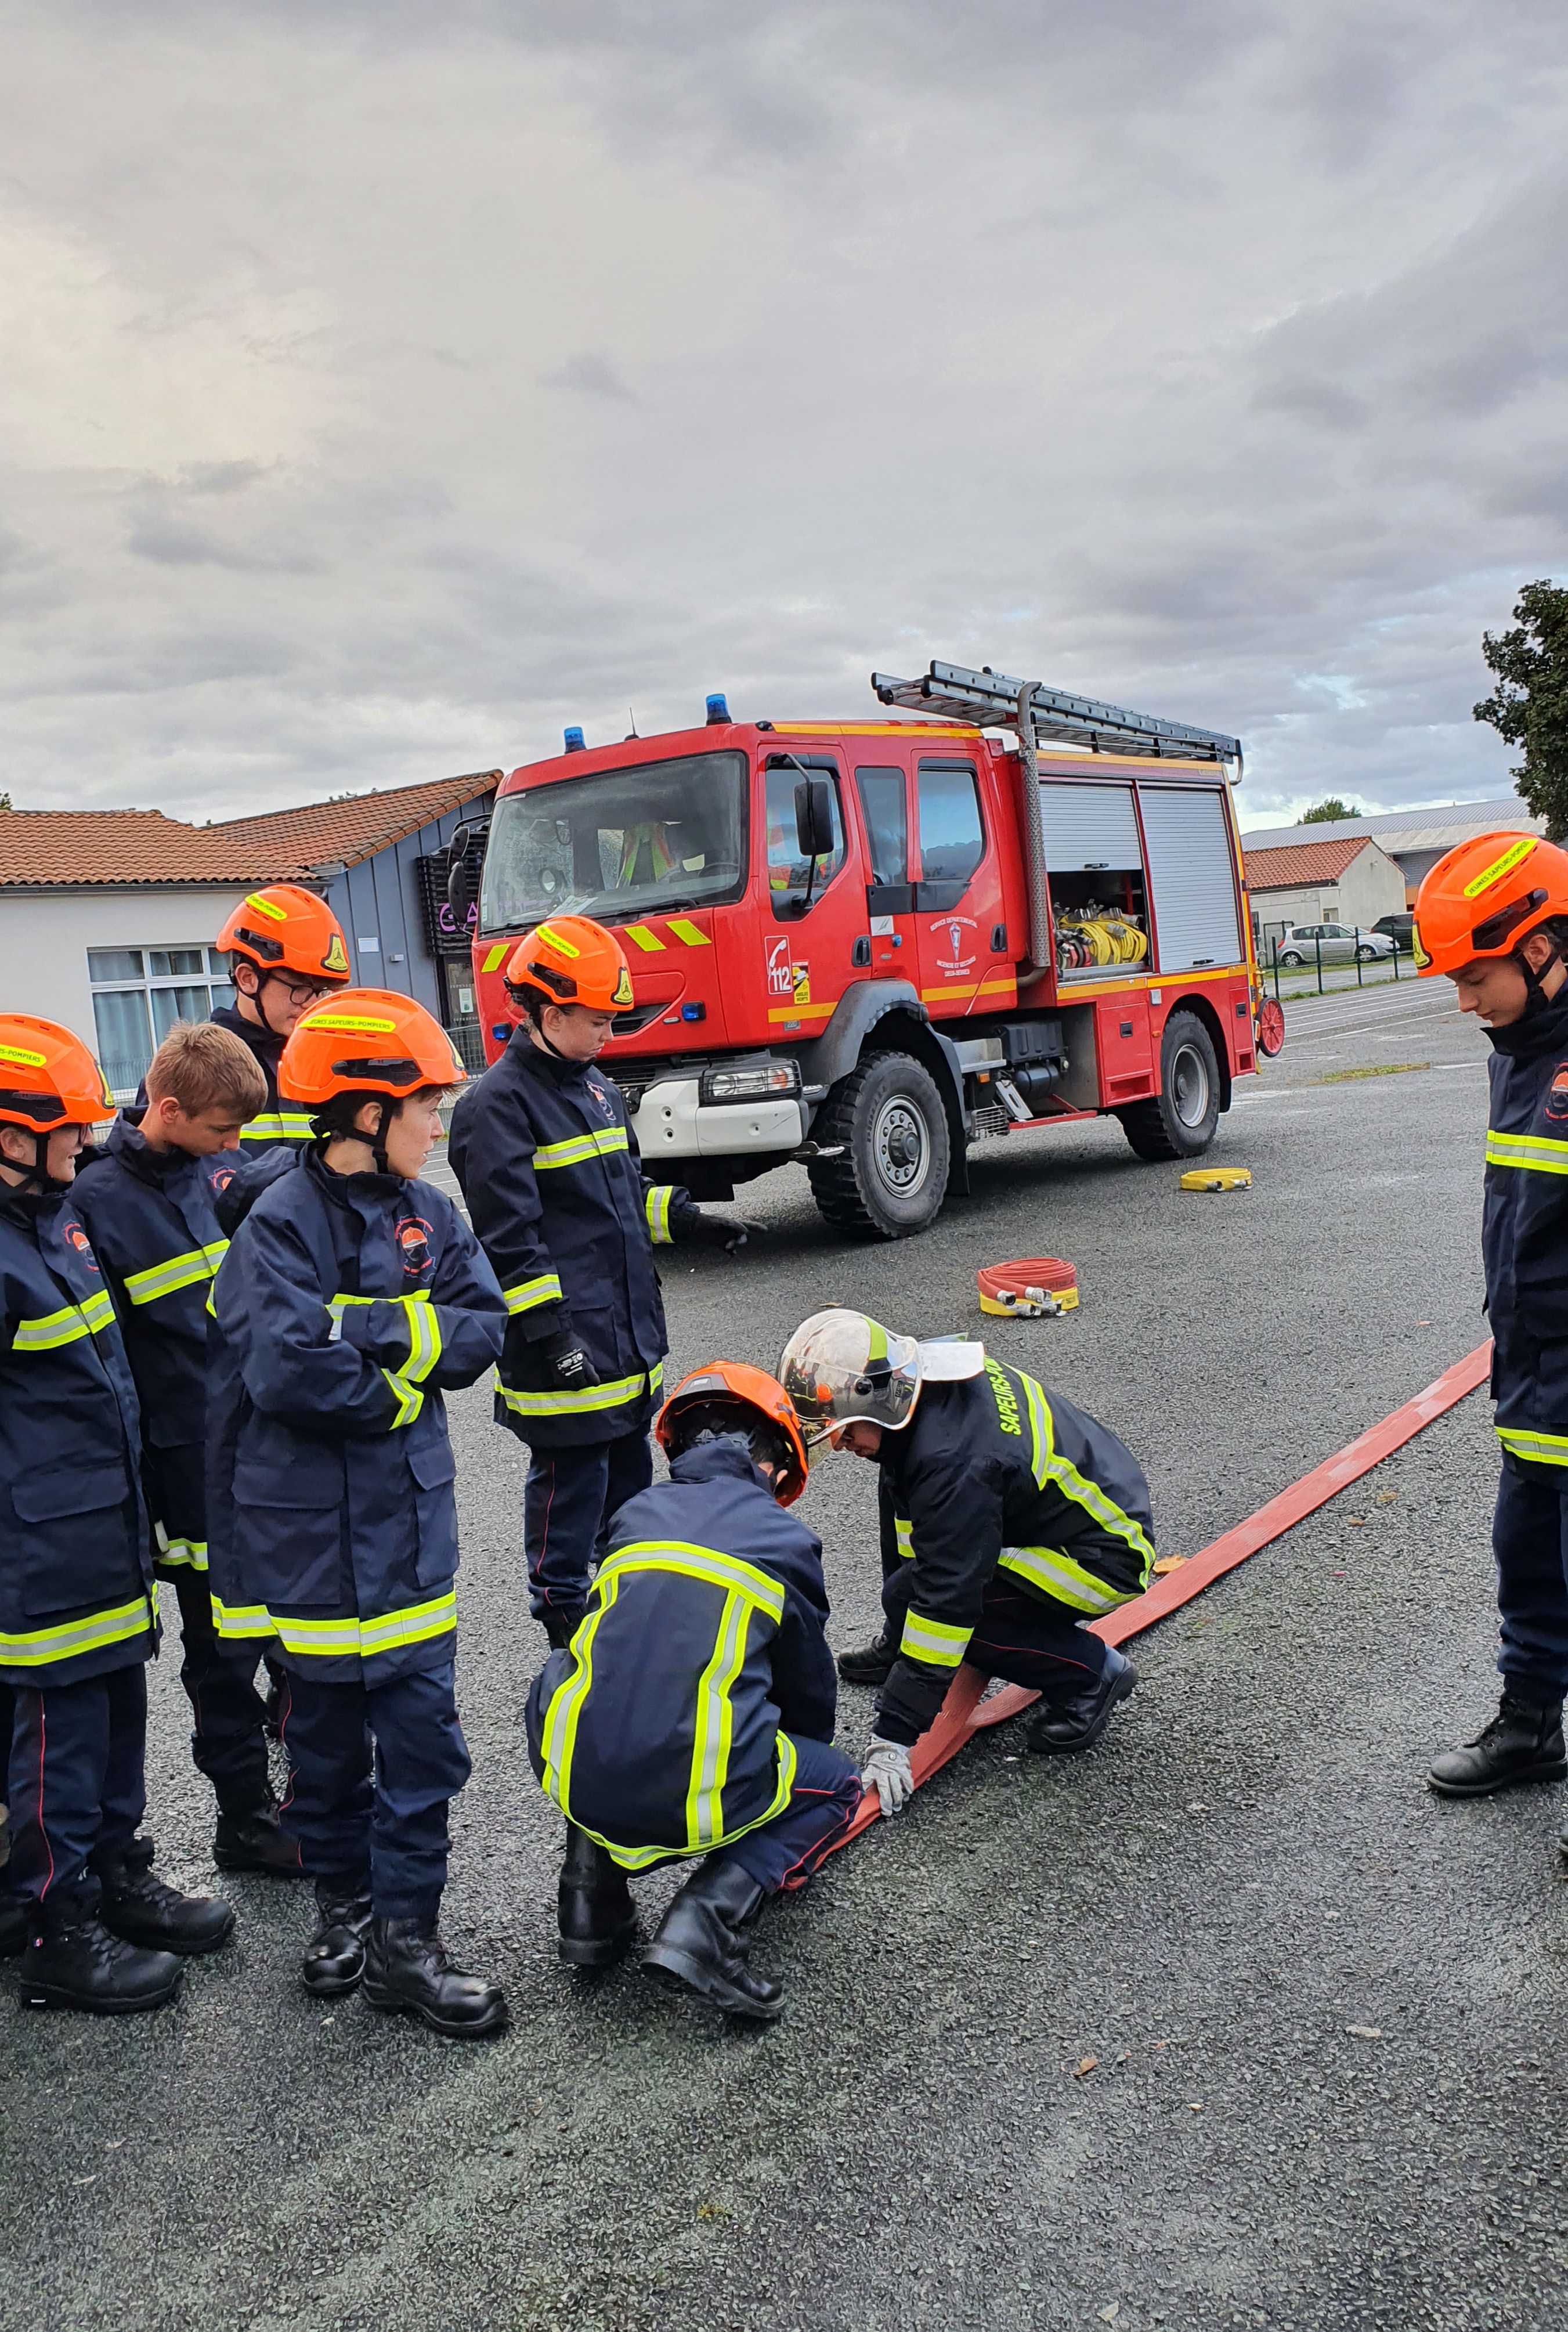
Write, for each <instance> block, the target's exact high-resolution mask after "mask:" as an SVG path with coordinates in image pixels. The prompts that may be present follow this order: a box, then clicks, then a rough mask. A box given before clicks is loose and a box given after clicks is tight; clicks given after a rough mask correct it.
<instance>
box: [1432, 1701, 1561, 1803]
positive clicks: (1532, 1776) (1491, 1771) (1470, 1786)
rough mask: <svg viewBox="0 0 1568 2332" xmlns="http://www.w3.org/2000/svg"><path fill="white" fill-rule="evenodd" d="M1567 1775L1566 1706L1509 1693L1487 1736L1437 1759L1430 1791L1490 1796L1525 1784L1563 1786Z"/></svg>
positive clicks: (1442, 1794) (1448, 1795)
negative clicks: (1559, 1784)
mask: <svg viewBox="0 0 1568 2332" xmlns="http://www.w3.org/2000/svg"><path fill="white" fill-rule="evenodd" d="M1565 1774H1568V1754H1564V1751H1563V1704H1562V1702H1561V1701H1560V1700H1557V1701H1536V1700H1522V1699H1521V1698H1520V1697H1519V1696H1518V1695H1517V1694H1515V1693H1512V1692H1508V1691H1505V1692H1504V1695H1503V1697H1502V1699H1501V1701H1500V1702H1499V1703H1498V1705H1497V1714H1496V1716H1494V1717H1493V1719H1492V1722H1491V1723H1490V1725H1487V1729H1486V1731H1485V1732H1484V1733H1478V1734H1477V1735H1476V1738H1475V1739H1474V1740H1473V1741H1468V1742H1467V1743H1466V1744H1465V1746H1464V1747H1463V1748H1462V1749H1450V1750H1448V1751H1447V1752H1446V1754H1444V1755H1443V1756H1441V1757H1434V1758H1433V1760H1432V1763H1431V1769H1430V1771H1429V1773H1428V1774H1427V1787H1428V1789H1429V1790H1435V1791H1436V1792H1437V1793H1438V1795H1439V1797H1440V1798H1487V1797H1490V1796H1491V1794H1492V1792H1493V1791H1494V1790H1511V1789H1513V1788H1515V1786H1516V1784H1517V1783H1519V1782H1560V1781H1562V1780H1563V1776H1564V1775H1565Z"/></svg>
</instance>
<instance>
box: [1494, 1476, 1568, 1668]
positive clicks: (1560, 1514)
mask: <svg viewBox="0 0 1568 2332" xmlns="http://www.w3.org/2000/svg"><path fill="white" fill-rule="evenodd" d="M1492 1551H1493V1553H1495V1555H1496V1560H1497V1610H1498V1612H1499V1614H1500V1616H1501V1620H1502V1639H1503V1641H1502V1649H1501V1650H1500V1651H1499V1652H1498V1654H1497V1666H1498V1668H1499V1669H1500V1670H1501V1671H1502V1676H1503V1681H1504V1682H1505V1684H1506V1685H1507V1687H1509V1689H1510V1690H1511V1691H1513V1692H1515V1693H1517V1694H1518V1695H1519V1696H1520V1698H1521V1699H1523V1700H1528V1701H1534V1702H1535V1703H1536V1704H1538V1705H1543V1706H1550V1705H1552V1704H1553V1703H1555V1702H1558V1701H1561V1700H1562V1699H1563V1697H1564V1695H1568V1468H1564V1467H1561V1466H1540V1465H1533V1464H1531V1463H1530V1462H1529V1461H1528V1460H1526V1459H1522V1458H1515V1457H1514V1456H1513V1455H1512V1454H1511V1453H1510V1454H1508V1455H1506V1456H1505V1457H1504V1459H1503V1472H1502V1477H1501V1479H1500V1480H1499V1482H1498V1484H1497V1511H1496V1516H1495V1518H1494V1521H1493V1524H1492Z"/></svg>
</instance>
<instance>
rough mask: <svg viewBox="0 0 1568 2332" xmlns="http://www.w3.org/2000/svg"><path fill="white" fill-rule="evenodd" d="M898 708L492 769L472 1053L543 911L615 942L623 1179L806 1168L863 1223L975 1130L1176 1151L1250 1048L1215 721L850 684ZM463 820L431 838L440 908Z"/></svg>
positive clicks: (902, 1200)
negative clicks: (1078, 1131)
mask: <svg viewBox="0 0 1568 2332" xmlns="http://www.w3.org/2000/svg"><path fill="white" fill-rule="evenodd" d="M872 685H873V687H874V688H875V692H876V694H877V697H878V698H879V700H880V701H881V702H882V703H883V704H884V705H888V706H896V707H899V708H900V709H901V710H904V711H906V712H911V713H913V714H914V715H916V716H917V717H915V718H913V719H902V720H901V719H896V718H889V719H882V720H875V721H865V722H855V721H791V722H782V721H781V722H778V723H774V722H769V721H755V722H738V721H731V718H730V714H729V711H728V709H727V706H726V704H725V702H724V699H723V698H722V696H712V697H710V698H709V699H708V703H707V718H706V720H705V722H704V723H703V726H702V727H701V728H700V729H693V730H678V731H672V732H670V733H669V734H667V735H664V736H658V737H635V736H634V737H628V738H626V739H625V740H624V741H621V742H620V743H618V744H615V745H606V746H599V747H597V748H594V749H592V750H590V749H588V747H587V746H586V745H585V743H584V741H583V738H582V734H581V731H578V730H569V731H567V750H565V751H564V752H563V753H561V754H559V755H558V756H556V757H555V758H554V759H552V760H545V761H537V762H533V763H531V764H530V765H529V766H527V767H526V768H523V769H514V770H513V771H512V774H511V776H510V777H508V778H506V779H503V781H502V785H501V787H500V788H499V792H498V796H497V799H496V803H495V808H494V811H493V813H492V818H491V822H490V827H489V832H488V836H486V837H485V844H484V851H483V879H482V882H481V885H480V893H479V901H478V915H477V918H476V925H475V932H474V942H473V966H474V976H475V980H476V983H477V991H478V1003H479V1011H480V1014H481V1017H482V1020H483V1026H484V1029H485V1047H486V1055H487V1057H488V1058H490V1059H492V1060H493V1059H494V1058H496V1057H497V1056H499V1054H500V1052H501V1050H502V1047H503V1045H504V1044H505V1042H506V1040H507V1038H508V1037H509V1036H510V1034H511V1028H512V1016H511V1013H510V1009H509V1008H508V1005H507V1001H506V995H505V989H504V985H503V979H502V971H503V967H504V965H505V963H506V961H507V958H508V956H509V955H510V953H511V951H512V947H513V945H515V943H516V941H518V940H519V939H520V938H521V936H522V935H523V934H524V933H525V932H528V931H529V930H531V928H532V927H533V926H534V925H535V924H537V923H540V922H544V921H545V920H546V919H547V918H548V917H549V916H550V915H552V914H558V913H578V914H586V915H592V916H594V917H596V918H597V919H598V921H599V922H603V923H606V924H607V925H609V926H610V927H611V928H612V929H613V930H615V931H616V932H617V934H618V935H619V938H620V941H621V944H622V946H623V948H624V949H625V951H626V956H627V958H628V960H629V961H630V963H631V965H632V971H633V986H634V989H635V993H636V1005H635V1007H634V1008H633V1009H632V1010H631V1011H630V1012H627V1013H626V1014H625V1015H623V1016H622V1017H621V1018H620V1019H619V1020H618V1021H617V1029H616V1034H615V1036H614V1037H613V1039H612V1041H611V1043H610V1044H609V1046H608V1047H607V1048H606V1051H605V1053H604V1055H603V1056H602V1058H603V1060H604V1063H605V1066H607V1068H608V1069H609V1070H610V1072H611V1074H612V1075H614V1076H615V1078H616V1080H617V1083H618V1084H619V1085H620V1086H621V1088H622V1091H623V1092H624V1093H625V1094H626V1105H627V1110H628V1113H629V1115H630V1118H631V1123H632V1125H633V1127H634V1129H635V1131H636V1138H637V1142H638V1143H639V1145H640V1147H641V1150H642V1153H643V1157H644V1159H645V1162H646V1165H647V1168H648V1171H650V1172H651V1173H653V1174H655V1175H658V1176H661V1177H667V1178H668V1179H670V1180H680V1181H682V1182H684V1183H685V1184H686V1185H687V1187H688V1188H689V1189H690V1190H691V1191H692V1193H693V1196H694V1197H697V1198H710V1199H712V1198H720V1199H722V1198H729V1197H731V1196H732V1194H733V1190H734V1186H735V1184H736V1183H738V1182H744V1181H747V1180H751V1178H752V1177H754V1176H755V1175H758V1174H761V1173H766V1172H767V1171H769V1170H770V1168H773V1167H775V1166H780V1165H783V1164H785V1163H787V1162H788V1161H800V1162H802V1163H804V1165H805V1167H806V1170H807V1172H808V1175H809V1177H810V1181H811V1189H812V1192H813V1195H814V1197H815V1199H816V1200H817V1206H818V1207H819V1208H820V1209H821V1211H822V1213H823V1214H824V1216H825V1217H826V1218H827V1220H828V1221H829V1222H830V1223H833V1224H835V1225H836V1226H837V1227H838V1228H841V1229H843V1230H845V1231H847V1232H850V1233H855V1234H858V1235H860V1236H862V1237H875V1238H906V1237H907V1236H908V1235H909V1234H910V1233H912V1232H914V1231H918V1230H923V1228H925V1226H926V1225H927V1224H928V1223H929V1222H930V1221H931V1220H932V1218H933V1217H934V1216H935V1214H936V1213H937V1210H938V1209H939V1208H940V1207H941V1205H942V1200H943V1199H944V1198H945V1197H946V1195H947V1194H948V1192H949V1191H950V1190H956V1191H959V1192H963V1191H966V1190H967V1189H968V1187H969V1182H968V1163H967V1161H968V1152H969V1150H970V1145H971V1144H973V1143H974V1142H978V1141H980V1140H983V1139H987V1138H1001V1137H1006V1136H1007V1135H1008V1134H1009V1133H1014V1132H1017V1131H1021V1130H1022V1129H1024V1128H1026V1127H1034V1126H1046V1125H1055V1124H1062V1125H1067V1124H1072V1123H1076V1122H1077V1121H1079V1120H1082V1119H1084V1118H1087V1117H1092V1116H1095V1115H1102V1116H1103V1115H1112V1116H1114V1117H1116V1118H1117V1119H1119V1121H1120V1123H1121V1124H1122V1127H1123V1131H1124V1132H1125V1133H1126V1136H1127V1139H1128V1141H1129V1142H1130V1143H1131V1144H1132V1146H1133V1150H1134V1151H1135V1152H1137V1154H1138V1156H1139V1157H1141V1158H1147V1159H1171V1158H1195V1157H1197V1156H1199V1155H1200V1154H1201V1152H1204V1151H1206V1150H1207V1149H1208V1148H1209V1144H1210V1142H1212V1141H1213V1138H1214V1133H1215V1129H1216V1126H1217V1124H1218V1122H1219V1114H1220V1113H1221V1112H1222V1111H1224V1110H1226V1109H1228V1108H1229V1104H1230V1094H1231V1087H1232V1084H1233V1082H1234V1080H1235V1079H1236V1078H1237V1077H1238V1076H1247V1075H1252V1074H1253V1073H1254V1072H1255V1071H1256V1068H1257V1054H1258V1051H1259V1049H1260V1048H1261V1049H1263V1050H1265V1051H1276V1050H1277V1049H1278V1045H1279V1041H1280V1039H1281V1037H1282V1036H1283V1027H1282V1024H1281V1022H1280V1020H1279V1018H1278V1007H1277V1005H1276V1004H1275V1003H1274V1001H1273V999H1265V998H1264V995H1263V991H1262V986H1261V982H1260V980H1259V979H1258V974H1257V961H1256V957H1255V954H1254V951H1253V944H1252V932H1251V925H1250V920H1249V916H1248V908H1247V901H1246V893H1245V886H1244V883H1243V878H1242V855H1241V846H1240V840H1239V836H1238V830H1237V824H1236V817H1235V811H1234V808H1233V805H1232V799H1231V788H1232V785H1233V784H1234V783H1236V782H1237V781H1238V780H1239V777H1240V771H1241V745H1240V741H1239V740H1238V739H1237V738H1235V737H1229V736H1224V735H1221V734H1219V733H1218V732H1216V731H1209V730H1203V729H1193V728H1190V727H1187V726H1185V725H1184V724H1182V723H1180V722H1165V721H1157V720H1153V719H1151V718H1148V717H1146V716H1144V715H1143V714H1139V713H1133V712H1123V711H1121V710H1119V709H1118V708H1117V707H1115V706H1114V705H1109V704H1100V703H1096V702H1094V701H1093V700H1090V699H1087V698H1084V697H1078V696H1072V695H1068V694H1066V693H1063V692H1060V691H1057V690H1053V689H1047V688H1045V687H1043V686H1041V685H1039V684H1037V683H1024V682H1021V681H1016V680H1011V679H1009V678H1007V677H1006V676H1004V675H1003V674H998V673H993V672H992V671H991V670H990V668H989V667H988V668H986V669H985V670H983V671H980V672H971V671H969V670H966V669H964V668H963V667H961V666H959V665H956V664H943V663H939V662H933V663H932V666H931V669H930V671H929V672H928V673H927V674H925V675H924V676H923V678H921V679H918V680H913V681H903V680H895V679H892V678H890V677H888V676H887V675H886V674H873V675H872ZM477 839H478V837H477V836H462V837H459V839H458V842H457V844H456V845H455V846H454V854H453V860H452V865H453V875H452V881H453V888H454V896H453V906H454V911H455V912H457V913H459V914H460V915H463V916H464V917H466V915H467V913H468V910H469V906H470V901H469V898H468V896H467V890H466V886H467V884H468V881H469V879H470V870H471V869H472V867H473V862H474V858H475V856H476V855H477V850H476V848H475V844H476V843H477Z"/></svg>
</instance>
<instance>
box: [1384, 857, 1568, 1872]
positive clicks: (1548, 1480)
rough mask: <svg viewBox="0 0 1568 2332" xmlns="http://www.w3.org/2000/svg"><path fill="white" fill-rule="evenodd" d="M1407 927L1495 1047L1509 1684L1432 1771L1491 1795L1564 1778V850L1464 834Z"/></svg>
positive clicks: (1501, 1664) (1499, 1416) (1446, 1788)
mask: <svg viewBox="0 0 1568 2332" xmlns="http://www.w3.org/2000/svg"><path fill="white" fill-rule="evenodd" d="M1412 938H1413V943H1414V951H1415V957H1416V966H1417V970H1419V971H1420V973H1421V974H1422V976H1423V977H1424V978H1428V979H1431V978H1435V977H1436V976H1437V975H1439V973H1443V974H1446V975H1447V977H1448V979H1449V980H1452V981H1453V983H1454V988H1455V991H1456V1001H1457V1002H1458V1008H1459V1009H1460V1011H1461V1012H1473V1013H1474V1014H1475V1016H1476V1018H1477V1019H1478V1020H1479V1021H1480V1023H1481V1025H1482V1027H1484V1028H1485V1029H1486V1031H1487V1035H1488V1037H1490V1038H1491V1041H1492V1057H1491V1060H1490V1062H1489V1064H1488V1070H1489V1074H1490V1078H1491V1107H1490V1112H1489V1115H1488V1120H1487V1174H1486V1196H1485V1205H1484V1210H1483V1214H1482V1224H1481V1248H1482V1256H1483V1260H1484V1262H1485V1266H1486V1276H1487V1311H1488V1313H1489V1314H1490V1318H1491V1327H1492V1335H1493V1339H1494V1346H1493V1359H1492V1398H1493V1400H1495V1401H1496V1405H1497V1407H1496V1427H1497V1438H1498V1439H1499V1441H1500V1442H1501V1443H1502V1461H1503V1462H1502V1478H1501V1480H1500V1481H1499V1482H1498V1485H1497V1505H1496V1515H1495V1518H1494V1521H1493V1524H1492V1546H1493V1552H1494V1553H1495V1555H1496V1581H1497V1604H1498V1610H1499V1613H1500V1616H1501V1622H1502V1645H1501V1649H1500V1650H1499V1652H1498V1656H1497V1667H1498V1668H1499V1670H1500V1671H1501V1674H1502V1678H1503V1692H1502V1698H1501V1701H1500V1703H1499V1706H1498V1709H1497V1714H1496V1716H1495V1717H1494V1718H1493V1719H1492V1721H1491V1723H1490V1724H1489V1725H1487V1727H1486V1728H1485V1730H1484V1731H1483V1732H1482V1733H1481V1734H1480V1735H1478V1736H1477V1739H1475V1740H1474V1741H1471V1742H1470V1743H1468V1744H1467V1745H1466V1746H1465V1747H1464V1748H1462V1749H1451V1750H1448V1751H1447V1752H1446V1753H1445V1754H1443V1755H1442V1756H1440V1757H1438V1758H1436V1759H1435V1760H1434V1761H1433V1763H1432V1766H1431V1769H1430V1771H1429V1773H1428V1776H1427V1780H1428V1783H1429V1786H1430V1787H1431V1788H1432V1789H1433V1790H1435V1791H1437V1792H1438V1793H1439V1795H1440V1796H1443V1797H1464V1798H1471V1797H1486V1796H1488V1795H1490V1794H1491V1792H1494V1791H1496V1790H1506V1789H1511V1788H1513V1787H1515V1785H1516V1784H1518V1783H1520V1782H1560V1781H1561V1780H1562V1779H1563V1776H1564V1774H1568V1755H1565V1754H1564V1750H1563V1694H1564V1691H1565V1690H1568V971H1565V970H1564V968H1563V956H1564V951H1565V950H1568V853H1565V852H1563V851H1562V850H1559V849H1558V848H1557V847H1556V846H1555V845H1554V843H1550V842H1544V841H1541V840H1538V839H1537V837H1536V836H1535V835H1530V834H1484V835H1478V836H1476V837H1475V838H1474V839H1473V840H1471V841H1468V842H1462V843H1460V844H1458V846H1457V847H1456V848H1455V849H1453V850H1450V851H1448V853H1447V854H1446V855H1444V856H1443V857H1441V858H1439V861H1438V863H1437V865H1435V866H1434V867H1433V868H1432V869H1431V872H1430V873H1429V874H1428V875H1427V877H1426V880H1425V881H1424V882H1423V883H1422V884H1421V887H1420V895H1419V897H1418V898H1417V900H1416V920H1415V930H1414V932H1413V934H1412ZM1562 1844H1563V1852H1564V1853H1565V1854H1568V1832H1565V1833H1564V1834H1563V1841H1562Z"/></svg>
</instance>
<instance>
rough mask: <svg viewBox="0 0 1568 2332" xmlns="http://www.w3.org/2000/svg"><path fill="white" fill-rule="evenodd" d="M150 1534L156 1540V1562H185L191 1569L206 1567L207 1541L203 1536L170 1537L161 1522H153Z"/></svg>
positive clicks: (196, 1569) (199, 1569)
mask: <svg viewBox="0 0 1568 2332" xmlns="http://www.w3.org/2000/svg"><path fill="white" fill-rule="evenodd" d="M152 1534H153V1536H154V1538H155V1539H156V1540H157V1541H158V1553H157V1557H156V1560H157V1561H158V1562H159V1563H186V1564H188V1565H189V1567H190V1569H191V1570H192V1571H205V1570H206V1567H207V1543H206V1539H205V1538H170V1536H169V1534H168V1533H167V1531H166V1530H165V1528H164V1526H163V1524H161V1523H154V1524H153V1526H152Z"/></svg>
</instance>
